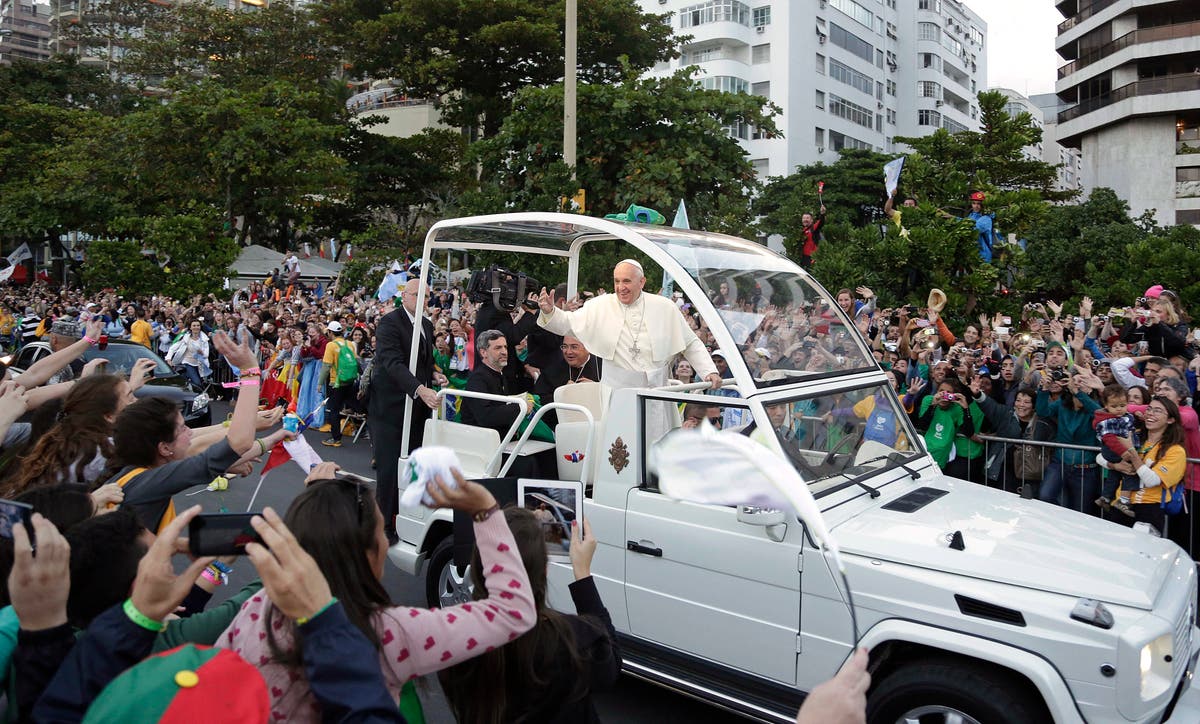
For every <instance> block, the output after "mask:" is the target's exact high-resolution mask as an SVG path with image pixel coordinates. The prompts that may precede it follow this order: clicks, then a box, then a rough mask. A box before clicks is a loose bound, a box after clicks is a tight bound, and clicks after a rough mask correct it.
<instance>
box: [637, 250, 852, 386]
mask: <svg viewBox="0 0 1200 724" xmlns="http://www.w3.org/2000/svg"><path fill="white" fill-rule="evenodd" d="M644 235H645V236H646V238H647V239H649V240H650V241H652V242H654V243H655V244H657V245H658V246H659V247H660V248H662V249H663V250H664V251H665V252H666V253H668V254H670V255H671V257H672V258H673V259H675V261H677V262H678V263H679V264H680V265H681V266H683V268H684V269H686V270H687V272H688V274H690V275H691V276H692V278H693V279H694V280H695V281H696V282H697V283H698V284H699V285H700V288H701V289H703V290H704V292H705V294H707V295H708V298H709V300H710V301H711V302H712V304H713V306H714V307H716V310H717V315H718V316H719V317H720V320H721V322H723V323H724V325H725V327H726V328H727V329H728V330H729V333H730V335H731V336H732V337H733V340H734V342H735V343H736V344H737V345H738V351H739V352H740V353H741V355H742V357H743V359H744V360H745V362H746V365H747V366H748V367H749V369H750V373H751V376H752V377H753V378H754V383H755V385H756V386H758V387H760V388H763V387H770V386H773V385H778V384H787V383H788V382H791V381H795V378H798V377H806V376H811V375H818V374H827V373H830V372H849V371H856V370H863V369H869V368H873V367H875V359H874V358H873V357H872V356H871V354H870V353H869V352H868V350H867V349H866V347H865V346H863V344H862V342H861V338H860V335H858V334H856V332H855V330H853V329H851V327H850V325H851V321H850V320H851V316H850V315H852V314H853V312H854V311H855V310H854V304H855V302H854V301H853V298H852V297H850V296H849V295H846V297H847V298H846V299H845V300H843V303H846V305H847V307H848V309H843V308H842V307H840V306H839V305H838V303H837V301H836V300H834V299H832V298H830V297H829V295H828V294H827V293H825V292H824V291H823V290H821V288H820V287H819V286H818V285H817V284H815V283H814V282H813V281H812V279H811V278H810V277H808V276H807V275H805V274H804V273H802V272H801V271H800V269H799V267H797V266H796V265H795V264H794V263H792V262H791V261H789V260H787V259H784V258H783V257H780V256H778V255H776V254H774V253H772V252H770V251H768V250H767V249H766V248H764V247H762V246H760V245H758V244H754V243H752V242H748V241H745V240H742V239H734V238H733V237H723V236H716V235H712V234H703V233H700V232H692V231H686V230H673V229H657V228H656V229H655V230H654V231H653V232H645V234H644ZM840 296H842V295H839V297H840Z"/></svg>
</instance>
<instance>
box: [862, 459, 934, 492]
mask: <svg viewBox="0 0 1200 724" xmlns="http://www.w3.org/2000/svg"><path fill="white" fill-rule="evenodd" d="M910 457H912V456H908V457H905V456H904V455H903V454H902V453H899V452H891V453H888V454H887V455H879V456H877V457H873V458H871V459H869V460H864V461H862V462H861V463H857V464H855V466H854V467H860V466H862V465H870V464H871V463H877V462H879V461H880V460H887V461H888V462H890V463H895V464H896V465H897V466H898V467H900V468H902V469H903V470H904V472H906V473H908V475H909V477H910V478H911V479H913V480H916V479H917V478H919V477H921V474H920V473H919V472H918V471H916V470H914V469H912V468H910V467H909V466H908V465H906V464H905V463H906V462H907V461H908V460H909V458H910ZM884 470H887V468H875V469H874V470H868V471H867V472H865V473H861V474H859V475H855V476H854V477H853V478H850V481H849V484H851V485H857V486H859V487H860V488H862V489H863V490H866V491H867V492H869V493H870V494H871V498H872V499H874V498H878V497H879V496H880V495H881V493H880V492H879V488H873V487H871V486H870V485H867V484H866V483H864V482H863V481H864V480H866V479H867V478H869V477H871V476H873V475H877V474H878V473H880V472H882V471H884Z"/></svg>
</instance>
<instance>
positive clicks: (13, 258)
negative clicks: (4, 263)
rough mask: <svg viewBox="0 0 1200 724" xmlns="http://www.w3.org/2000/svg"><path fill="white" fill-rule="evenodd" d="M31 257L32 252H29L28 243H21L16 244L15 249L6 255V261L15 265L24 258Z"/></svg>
mask: <svg viewBox="0 0 1200 724" xmlns="http://www.w3.org/2000/svg"><path fill="white" fill-rule="evenodd" d="M32 258H33V252H31V251H30V250H29V244H27V243H25V244H21V245H20V246H18V247H17V248H16V249H14V250H13V253H11V254H9V255H8V263H9V264H12V265H13V266H16V265H17V264H20V263H21V262H23V261H25V260H26V259H32Z"/></svg>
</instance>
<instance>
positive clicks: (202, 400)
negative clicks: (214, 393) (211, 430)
mask: <svg viewBox="0 0 1200 724" xmlns="http://www.w3.org/2000/svg"><path fill="white" fill-rule="evenodd" d="M210 402H212V398H211V397H209V396H208V393H207V392H201V393H200V394H198V395H196V397H195V398H194V399H193V400H192V412H199V411H201V410H203V409H204V408H206V407H208V403H210Z"/></svg>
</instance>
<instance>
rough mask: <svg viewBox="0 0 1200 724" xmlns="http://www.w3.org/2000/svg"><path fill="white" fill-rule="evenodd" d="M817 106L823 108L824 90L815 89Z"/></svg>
mask: <svg viewBox="0 0 1200 724" xmlns="http://www.w3.org/2000/svg"><path fill="white" fill-rule="evenodd" d="M817 108H820V109H821V110H825V91H817Z"/></svg>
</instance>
